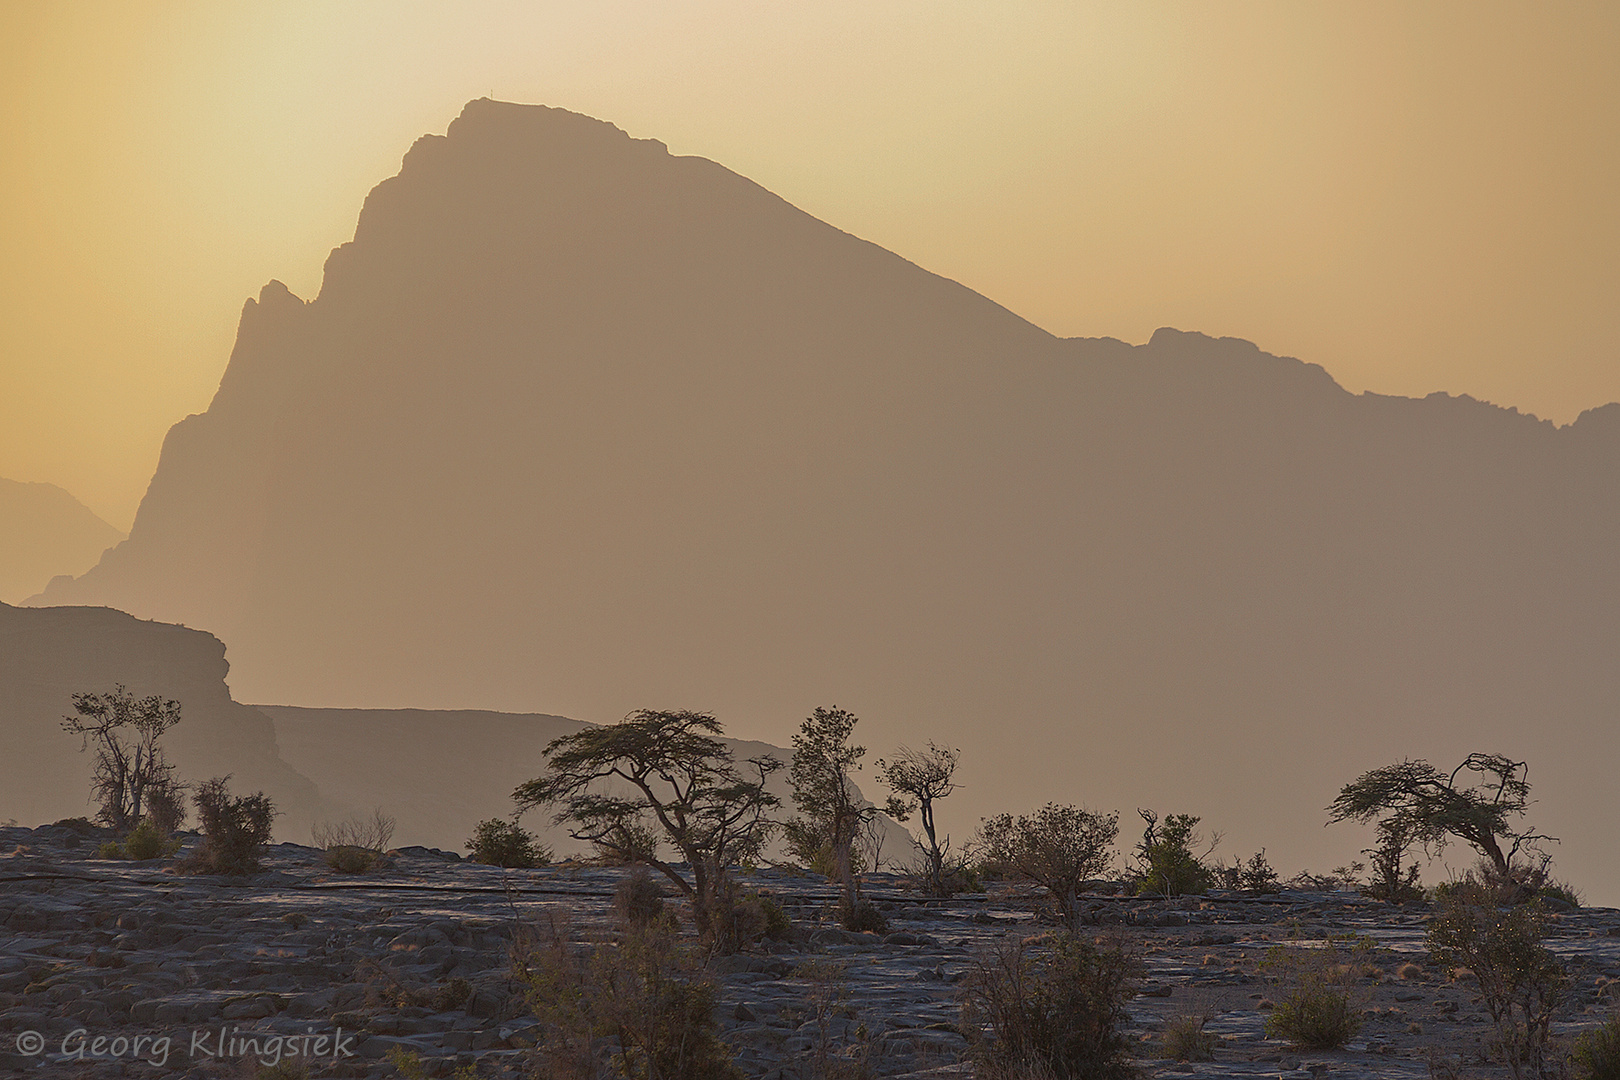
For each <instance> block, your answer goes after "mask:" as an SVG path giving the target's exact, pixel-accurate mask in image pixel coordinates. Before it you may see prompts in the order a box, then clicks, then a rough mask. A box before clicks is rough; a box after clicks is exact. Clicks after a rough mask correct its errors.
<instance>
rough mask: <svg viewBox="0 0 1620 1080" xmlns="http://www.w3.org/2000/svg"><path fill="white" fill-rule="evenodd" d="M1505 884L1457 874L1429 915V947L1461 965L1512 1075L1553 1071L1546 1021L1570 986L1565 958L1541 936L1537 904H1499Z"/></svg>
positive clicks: (1444, 963) (1443, 961)
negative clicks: (1475, 988) (1469, 975)
mask: <svg viewBox="0 0 1620 1080" xmlns="http://www.w3.org/2000/svg"><path fill="white" fill-rule="evenodd" d="M1503 895H1504V889H1503V888H1502V887H1496V888H1493V887H1491V886H1488V885H1484V884H1481V883H1478V882H1474V881H1463V882H1459V883H1458V884H1456V885H1454V886H1452V887H1451V888H1449V889H1447V890H1445V893H1444V895H1443V896H1442V897H1441V899H1440V904H1439V911H1438V912H1437V913H1436V914H1435V917H1434V918H1433V919H1432V920H1431V921H1430V923H1429V932H1428V945H1429V955H1430V957H1431V958H1432V959H1433V961H1434V963H1435V964H1436V965H1437V966H1439V967H1442V968H1445V967H1466V968H1467V969H1468V970H1469V971H1471V972H1472V973H1473V974H1474V977H1475V978H1476V979H1478V980H1479V994H1480V998H1481V1000H1482V1001H1483V1002H1484V1004H1485V1011H1486V1012H1488V1013H1490V1016H1491V1023H1492V1024H1493V1025H1495V1027H1496V1036H1497V1038H1496V1043H1497V1050H1498V1051H1499V1053H1500V1054H1501V1057H1502V1060H1503V1063H1504V1064H1505V1065H1507V1067H1508V1069H1509V1070H1510V1071H1511V1072H1512V1073H1513V1075H1514V1076H1515V1077H1525V1076H1531V1077H1542V1076H1552V1075H1556V1071H1557V1070H1556V1067H1555V1065H1554V1063H1553V1062H1552V1061H1551V1060H1550V1058H1549V1049H1550V1044H1551V1040H1552V1021H1553V1016H1554V1014H1555V1013H1556V1012H1557V1010H1558V1008H1559V1006H1560V1005H1562V1004H1563V1003H1564V999H1565V998H1566V997H1567V996H1568V992H1569V977H1568V976H1567V975H1566V974H1565V973H1564V969H1563V966H1562V965H1561V964H1560V963H1559V962H1558V958H1557V957H1556V956H1554V955H1553V954H1552V953H1551V952H1550V951H1549V950H1547V949H1546V948H1545V947H1544V946H1543V945H1542V944H1541V937H1542V932H1543V925H1542V922H1543V914H1542V911H1541V908H1540V905H1538V904H1535V903H1530V904H1514V905H1503V904H1502V902H1501V901H1502V898H1503Z"/></svg>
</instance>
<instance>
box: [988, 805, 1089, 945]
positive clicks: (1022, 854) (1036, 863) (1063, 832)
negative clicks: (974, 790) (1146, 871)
mask: <svg viewBox="0 0 1620 1080" xmlns="http://www.w3.org/2000/svg"><path fill="white" fill-rule="evenodd" d="M1118 836H1119V815H1118V814H1099V813H1095V812H1093V811H1091V810H1082V809H1081V808H1079V807H1078V806H1059V805H1058V804H1057V803H1047V804H1046V805H1045V806H1043V807H1042V808H1041V809H1039V810H1037V811H1035V812H1034V813H1033V814H1026V815H1021V816H1019V817H1016V818H1015V817H1013V816H1012V815H1011V814H1001V815H999V816H997V817H993V818H989V819H987V820H986V821H985V823H984V824H983V826H981V827H980V829H979V842H978V845H977V846H978V849H979V852H980V854H981V855H982V856H983V858H984V860H985V862H986V863H987V864H989V866H991V867H992V868H994V869H999V870H1002V871H1004V872H1006V873H1009V874H1012V875H1014V876H1016V877H1021V878H1026V879H1028V880H1030V881H1033V882H1035V883H1036V884H1037V885H1044V886H1046V891H1047V892H1048V893H1050V894H1051V896H1052V902H1053V903H1055V904H1056V905H1057V909H1058V914H1059V915H1060V916H1061V917H1062V919H1063V922H1064V924H1065V925H1067V926H1069V927H1070V928H1073V927H1076V926H1078V925H1080V887H1081V885H1082V884H1084V883H1085V881H1086V880H1087V879H1088V878H1092V877H1096V876H1097V875H1098V874H1100V873H1102V872H1103V871H1104V870H1106V869H1107V868H1108V864H1109V862H1110V860H1111V857H1112V854H1113V846H1114V840H1115V838H1116V837H1118Z"/></svg>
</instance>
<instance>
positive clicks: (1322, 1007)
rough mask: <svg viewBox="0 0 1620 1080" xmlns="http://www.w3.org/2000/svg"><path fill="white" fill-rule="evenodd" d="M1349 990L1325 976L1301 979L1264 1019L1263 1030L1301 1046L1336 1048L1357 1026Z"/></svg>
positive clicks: (1352, 1036)
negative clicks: (1264, 1025)
mask: <svg viewBox="0 0 1620 1080" xmlns="http://www.w3.org/2000/svg"><path fill="white" fill-rule="evenodd" d="M1357 1013H1358V1010H1357V1009H1356V1007H1355V1006H1354V1005H1352V1004H1351V1001H1350V994H1349V993H1348V992H1347V991H1345V990H1342V989H1340V988H1338V987H1335V986H1333V985H1331V984H1330V983H1328V982H1327V981H1325V980H1322V979H1317V978H1310V979H1306V980H1304V981H1302V982H1301V983H1300V985H1298V986H1296V987H1295V988H1294V989H1293V990H1291V991H1290V992H1289V993H1288V996H1286V997H1285V998H1283V1000H1282V1001H1281V1002H1280V1003H1279V1004H1278V1005H1277V1008H1276V1009H1275V1010H1274V1011H1273V1012H1272V1014H1271V1016H1270V1017H1268V1018H1267V1019H1266V1034H1267V1035H1269V1036H1272V1037H1273V1038H1280V1039H1287V1040H1288V1041H1289V1042H1291V1043H1293V1044H1294V1045H1295V1046H1298V1047H1300V1048H1302V1049H1305V1050H1338V1049H1340V1048H1342V1047H1343V1046H1344V1045H1345V1044H1346V1043H1348V1042H1349V1041H1350V1040H1351V1039H1352V1038H1354V1037H1355V1034H1356V1032H1358V1031H1360V1030H1361V1017H1360V1016H1359V1015H1357Z"/></svg>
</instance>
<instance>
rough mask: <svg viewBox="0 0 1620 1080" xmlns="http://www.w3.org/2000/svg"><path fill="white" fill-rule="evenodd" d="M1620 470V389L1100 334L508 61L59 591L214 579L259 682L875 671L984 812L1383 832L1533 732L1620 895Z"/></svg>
mask: <svg viewBox="0 0 1620 1080" xmlns="http://www.w3.org/2000/svg"><path fill="white" fill-rule="evenodd" d="M1084 301H1085V298H1084V297H1077V298H1076V303H1077V304H1083V303H1084ZM1617 481H1620V406H1616V405H1609V406H1605V407H1604V408H1602V409H1597V410H1593V411H1591V412H1588V413H1586V414H1584V415H1582V416H1581V418H1580V419H1579V420H1578V421H1577V422H1576V423H1574V424H1572V425H1569V426H1568V427H1564V428H1558V427H1555V426H1554V425H1553V424H1550V423H1547V422H1543V421H1539V420H1537V419H1535V418H1534V417H1530V416H1525V415H1521V414H1519V413H1517V412H1514V411H1512V410H1508V409H1501V408H1497V407H1494V406H1491V405H1488V404H1484V403H1481V402H1477V401H1473V400H1470V399H1468V398H1453V397H1447V396H1445V395H1439V394H1437V395H1432V396H1431V397H1429V398H1425V399H1423V400H1411V399H1405V398H1391V397H1382V396H1378V395H1374V394H1362V395H1352V394H1350V393H1347V392H1346V391H1344V390H1343V389H1342V388H1340V387H1339V386H1338V385H1337V384H1336V383H1335V382H1334V381H1333V380H1332V378H1330V377H1329V376H1328V375H1327V373H1326V372H1324V371H1323V370H1322V369H1321V368H1319V367H1316V366H1314V365H1310V364H1304V363H1300V362H1298V361H1295V360H1291V359H1284V358H1279V357H1275V356H1269V355H1267V354H1265V353H1262V352H1260V351H1259V350H1258V349H1256V348H1255V347H1254V346H1253V345H1250V344H1248V343H1247V342H1242V341H1237V340H1232V339H1220V340H1214V339H1210V338H1207V337H1204V336H1202V335H1198V334H1187V333H1180V332H1177V331H1173V330H1161V331H1159V332H1158V333H1156V334H1155V335H1154V336H1153V338H1152V340H1151V341H1150V342H1148V343H1147V344H1146V345H1142V346H1135V347H1133V346H1128V345H1125V344H1123V343H1121V342H1118V341H1113V340H1107V339H1102V340H1061V339H1058V338H1055V337H1053V336H1051V335H1049V334H1047V333H1046V332H1044V331H1042V330H1040V329H1039V328H1038V327H1035V326H1033V325H1031V324H1030V323H1028V322H1026V321H1025V320H1023V319H1020V318H1019V317H1017V316H1016V315H1014V314H1012V313H1010V312H1008V311H1006V310H1005V309H1003V308H1001V307H999V306H997V305H996V304H994V303H992V302H991V301H989V300H987V299H985V298H984V297H982V296H979V295H977V294H975V293H973V292H972V291H970V290H968V289H966V288H964V287H962V286H961V285H958V284H956V283H955V282H952V281H948V280H946V279H944V278H941V277H938V276H936V275H934V274H931V273H928V272H926V271H924V270H921V269H919V268H918V267H916V266H914V265H913V264H911V263H909V262H907V261H905V260H904V259H902V258H900V257H898V256H896V255H894V254H891V253H889V252H887V251H884V250H882V249H880V248H878V247H876V246H874V245H872V244H870V243H867V242H865V241H862V240H859V239H857V238H855V237H853V236H850V235H848V234H846V233H843V232H840V231H839V230H837V229H835V228H833V227H831V226H829V225H827V224H824V223H822V222H820V221H817V220H815V219H814V218H812V217H810V216H809V215H807V214H804V213H803V212H801V211H799V210H797V209H795V208H794V207H792V206H790V205H788V204H787V203H786V202H784V201H782V200H781V199H779V198H777V197H776V196H775V195H772V194H771V193H770V192H768V191H765V190H763V189H762V188H760V187H758V186H757V185H755V184H753V183H751V182H749V181H748V180H745V179H743V178H742V177H739V176H737V175H735V174H733V173H731V172H728V171H727V170H725V169H723V168H721V167H720V166H718V165H716V164H714V163H712V162H709V161H705V160H702V159H698V158H687V157H672V156H670V155H669V154H668V153H667V151H666V150H665V148H664V146H663V145H662V144H660V143H657V142H652V141H645V140H635V139H631V138H629V137H628V136H626V135H625V134H624V133H623V132H621V131H619V130H618V129H617V128H615V127H612V126H611V125H608V124H604V123H601V122H599V121H596V120H592V119H589V118H587V117H583V116H578V115H575V114H572V113H567V112H563V111H561V110H555V109H547V108H542V107H535V106H518V105H507V104H500V103H496V102H492V101H487V100H485V101H475V102H473V103H471V104H470V105H468V106H467V108H466V110H465V111H464V112H463V114H462V115H461V117H460V118H459V119H458V120H456V121H455V122H454V123H453V124H452V125H451V127H450V129H449V132H448V135H447V136H443V137H441V136H429V137H426V138H424V139H422V140H420V141H419V142H418V143H417V144H416V145H415V146H414V147H413V148H412V149H411V151H410V153H409V154H408V155H407V156H406V158H405V161H404V165H403V168H402V169H401V171H400V174H399V175H398V176H397V177H394V178H393V179H390V180H386V181H384V182H383V183H381V184H380V185H378V186H377V187H376V188H375V189H374V190H373V191H372V193H371V195H370V196H369V198H368V199H367V200H366V204H365V208H364V210H363V211H362V213H361V215H360V221H359V225H358V228H357V229H356V233H355V238H354V240H353V242H351V243H348V244H345V245H343V246H342V247H340V248H338V249H337V250H336V251H334V252H333V254H332V256H331V258H330V259H329V260H328V262H327V266H326V277H325V281H324V284H323V286H322V289H321V292H320V295H319V296H318V297H317V298H316V299H315V300H313V301H311V302H309V303H305V302H303V301H301V300H299V299H298V298H296V297H294V296H293V295H292V294H291V293H289V292H288V291H287V289H286V288H285V287H283V286H282V285H280V284H279V283H276V282H272V283H271V284H270V285H268V286H266V287H265V289H264V291H263V292H262V293H261V294H260V296H259V299H258V300H257V301H256V302H255V301H249V302H248V304H247V306H246V308H245V310H244V312H243V315H242V323H241V330H240V333H239V336H238V340H237V344H236V348H235V351H234V352H233V353H232V356H231V362H230V365H229V368H228V370H227V371H226V373H225V376H224V378H223V379H222V381H221V384H220V388H219V392H218V394H217V396H216V397H215V399H214V402H213V404H212V405H211V407H210V408H209V410H208V411H207V412H206V413H204V414H202V415H199V416H192V417H189V418H187V419H186V420H184V421H182V422H181V423H180V424H178V425H176V426H175V428H174V429H173V430H172V431H171V432H170V434H169V437H168V440H167V442H166V443H165V446H164V449H163V455H162V460H161V463H160V465H159V467H158V470H157V473H156V475H155V476H154V478H153V480H152V484H151V487H150V490H149V491H148V493H147V496H146V499H145V501H144V502H143V503H142V505H141V509H140V513H139V516H138V517H137V519H136V522H135V525H134V528H133V530H132V533H131V535H130V538H129V539H128V540H127V541H126V542H124V543H123V544H122V545H120V546H119V547H117V548H115V549H113V550H112V551H111V552H109V553H108V554H107V556H106V557H105V558H104V559H103V560H102V562H101V563H100V565H98V566H97V567H96V568H95V569H93V570H91V571H90V572H89V573H87V574H85V575H84V576H83V577H81V578H79V579H78V580H77V581H74V582H71V583H61V582H59V583H56V584H54V585H53V586H52V587H51V588H49V589H48V590H47V591H46V593H45V600H46V602H50V603H67V604H73V603H97V604H109V605H113V606H116V607H121V608H124V609H126V610H129V611H132V612H135V613H136V614H139V615H142V616H146V617H153V618H161V619H165V620H173V621H180V622H184V623H186V624H188V625H194V626H201V627H206V628H208V629H209V630H211V631H213V632H214V633H217V634H218V635H220V636H221V637H222V638H223V639H224V640H226V641H228V642H230V646H231V656H232V662H233V664H234V671H235V675H234V678H233V682H234V684H235V685H236V687H237V689H238V692H239V695H240V696H243V697H245V698H248V699H251V700H273V701H284V702H289V703H295V704H310V705H363V706H372V707H388V706H414V707H446V708H448V707H456V708H468V707H486V708H496V709H508V710H514V711H516V710H523V709H536V708H541V709H546V710H549V711H552V712H559V713H566V714H569V715H573V716H581V717H585V718H588V719H592V720H612V719H615V718H617V717H618V716H620V715H622V714H623V713H625V712H626V711H628V710H629V709H632V708H636V707H642V706H649V707H696V708H711V709H714V710H715V711H716V712H717V713H718V714H719V715H720V717H721V719H722V720H723V721H725V722H726V723H727V724H728V729H729V730H731V731H732V732H733V733H735V734H740V735H748V736H751V737H770V738H773V739H778V740H784V741H785V739H786V737H787V735H788V734H790V733H791V731H792V730H793V728H794V726H795V725H796V724H797V723H798V720H799V719H800V718H801V717H803V716H804V715H805V714H806V713H808V711H809V710H810V708H811V707H813V706H815V705H817V704H826V703H832V702H836V703H837V704H839V705H843V706H845V707H848V708H851V709H853V710H855V711H856V712H858V713H860V714H861V715H862V716H864V717H866V721H865V726H864V729H863V731H862V736H863V741H864V742H865V743H867V745H869V746H872V747H874V756H876V754H877V753H879V752H881V751H882V750H885V749H887V748H888V746H890V745H892V744H893V743H896V742H900V741H910V742H921V741H923V740H925V739H928V738H933V739H936V740H939V741H942V742H949V743H951V744H953V745H959V746H961V747H963V749H964V751H965V764H964V769H963V778H964V781H965V783H966V784H967V787H966V788H965V790H964V791H963V792H962V793H961V794H960V795H958V796H956V797H954V798H953V800H952V802H953V804H954V805H952V806H950V807H948V808H942V820H944V821H945V823H946V824H947V825H948V826H949V827H950V828H952V830H953V831H955V832H956V833H957V834H958V835H959V836H960V835H962V834H964V833H966V832H968V831H971V829H972V827H973V825H974V824H976V820H977V817H978V816H979V815H983V814H989V813H992V812H995V811H998V810H1002V809H1009V810H1017V809H1023V808H1027V807H1028V806H1030V805H1033V804H1035V803H1037V802H1040V801H1044V800H1046V799H1060V800H1064V801H1076V802H1084V803H1088V804H1091V805H1094V806H1100V807H1104V808H1118V809H1120V810H1122V811H1123V812H1124V814H1125V827H1126V831H1127V832H1129V830H1130V825H1131V823H1132V822H1133V821H1134V814H1133V813H1132V809H1133V808H1134V807H1136V806H1151V807H1155V808H1157V809H1158V810H1160V811H1161V812H1180V811H1186V812H1193V813H1201V814H1203V815H1204V816H1205V817H1206V820H1207V822H1208V823H1209V824H1210V825H1211V826H1213V827H1215V828H1219V829H1224V830H1226V832H1227V835H1228V839H1229V846H1230V847H1235V848H1241V849H1243V853H1245V854H1246V853H1248V852H1252V851H1253V850H1254V849H1255V848H1258V847H1261V846H1265V847H1266V848H1267V849H1268V853H1269V855H1270V857H1271V858H1272V860H1273V862H1275V863H1276V864H1277V865H1279V866H1281V867H1283V868H1284V869H1290V868H1297V867H1298V866H1299V865H1301V864H1302V863H1305V864H1309V865H1312V866H1314V867H1317V868H1321V867H1323V866H1324V865H1336V864H1338V863H1342V862H1345V861H1347V860H1348V859H1349V858H1351V857H1353V856H1354V853H1355V851H1356V850H1357V849H1359V848H1360V847H1363V846H1366V844H1367V842H1368V837H1367V836H1366V835H1365V834H1360V833H1356V832H1355V831H1354V830H1351V829H1349V828H1348V827H1344V826H1340V827H1338V828H1336V829H1334V830H1330V831H1326V832H1324V830H1323V829H1322V828H1321V822H1322V820H1323V814H1322V813H1321V808H1322V807H1324V806H1325V805H1326V804H1327V802H1328V801H1329V800H1330V799H1331V798H1332V797H1333V795H1334V794H1335V793H1336V791H1337V789H1338V786H1339V785H1341V784H1343V783H1344V782H1346V781H1347V780H1349V779H1351V778H1352V777H1353V776H1354V775H1356V774H1357V773H1358V772H1359V771H1361V770H1364V769H1366V768H1370V767H1373V766H1376V765H1382V764H1386V763H1388V762H1389V761H1392V760H1398V759H1400V758H1402V757H1406V756H1427V757H1431V758H1433V759H1435V761H1436V762H1437V763H1443V762H1454V761H1456V760H1460V759H1461V757H1462V756H1463V755H1465V754H1466V753H1468V752H1469V751H1471V750H1491V751H1500V752H1503V753H1509V754H1514V755H1518V756H1520V757H1524V758H1528V759H1529V760H1530V762H1531V774H1530V779H1531V780H1532V782H1533V783H1535V785H1536V792H1537V794H1538V795H1539V796H1540V797H1541V798H1542V800H1543V801H1542V803H1541V804H1540V805H1539V806H1538V807H1537V808H1536V821H1537V823H1538V824H1540V825H1541V826H1543V827H1544V829H1545V831H1548V832H1552V833H1554V834H1555V835H1561V836H1563V837H1564V839H1565V844H1564V846H1563V848H1562V849H1560V850H1559V852H1558V855H1559V859H1560V865H1561V866H1562V867H1563V868H1564V870H1565V872H1567V873H1568V874H1569V876H1570V877H1572V878H1573V879H1575V881H1576V883H1577V884H1578V885H1580V886H1582V887H1584V888H1587V889H1588V890H1589V892H1590V893H1592V894H1594V895H1607V896H1608V897H1610V898H1611V899H1614V900H1620V865H1616V864H1615V862H1614V861H1613V858H1612V836H1613V828H1614V825H1615V817H1614V810H1613V805H1612V799H1611V798H1610V797H1609V795H1608V792H1609V791H1610V790H1612V784H1613V776H1612V770H1613V762H1614V761H1615V760H1616V758H1617V755H1616V751H1617V750H1620V726H1617V725H1616V722H1615V720H1616V716H1617V714H1620V655H1617V654H1620V562H1617V560H1616V558H1615V552H1616V550H1617V543H1616V541H1617V540H1620V483H1617ZM1449 858H1450V861H1451V864H1452V865H1453V866H1454V867H1462V866H1465V865H1467V863H1468V861H1469V860H1468V858H1467V857H1466V856H1465V854H1464V853H1461V852H1457V851H1453V852H1452V853H1450V856H1449Z"/></svg>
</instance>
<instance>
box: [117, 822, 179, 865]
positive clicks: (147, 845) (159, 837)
mask: <svg viewBox="0 0 1620 1080" xmlns="http://www.w3.org/2000/svg"><path fill="white" fill-rule="evenodd" d="M179 850H180V841H179V840H176V839H174V838H173V837H171V836H170V835H169V834H168V833H167V832H165V831H164V830H163V828H162V826H161V825H160V824H159V823H158V822H156V821H153V820H152V819H151V818H142V819H141V823H140V824H139V825H137V826H135V829H134V831H133V832H131V833H130V834H129V835H128V836H126V837H124V854H125V855H126V856H128V857H129V858H131V859H134V860H135V861H136V862H148V861H150V860H152V859H167V858H168V857H169V856H171V855H173V854H174V853H175V852H177V851H179Z"/></svg>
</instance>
